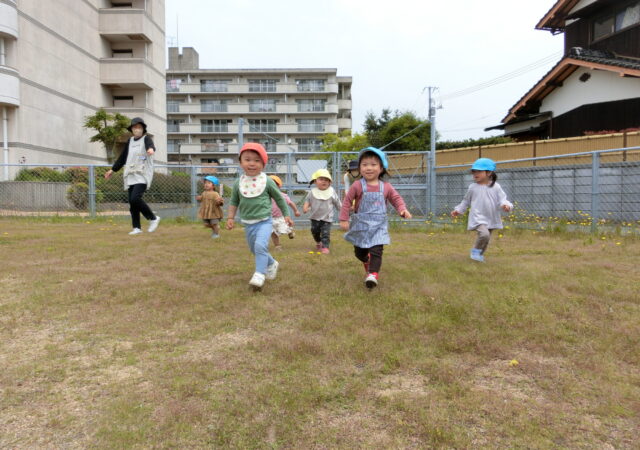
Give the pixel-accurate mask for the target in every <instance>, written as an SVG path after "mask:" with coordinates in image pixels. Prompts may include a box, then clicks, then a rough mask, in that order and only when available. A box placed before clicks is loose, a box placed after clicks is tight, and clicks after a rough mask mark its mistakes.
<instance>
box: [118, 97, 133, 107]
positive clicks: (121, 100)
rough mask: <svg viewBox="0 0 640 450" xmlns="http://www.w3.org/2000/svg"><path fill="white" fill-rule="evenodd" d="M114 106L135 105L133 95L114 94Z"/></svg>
mask: <svg viewBox="0 0 640 450" xmlns="http://www.w3.org/2000/svg"><path fill="white" fill-rule="evenodd" d="M113 106H114V107H116V108H127V107H128V108H130V107H132V106H133V95H114V96H113Z"/></svg>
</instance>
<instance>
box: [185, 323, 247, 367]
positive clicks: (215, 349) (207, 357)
mask: <svg viewBox="0 0 640 450" xmlns="http://www.w3.org/2000/svg"><path fill="white" fill-rule="evenodd" d="M256 338H257V335H256V333H255V332H254V331H253V330H249V329H244V330H237V331H232V332H228V333H221V334H217V335H215V336H212V337H211V338H210V339H204V340H199V341H193V342H189V343H188V344H187V345H186V346H185V352H184V354H183V355H182V356H181V359H183V360H186V361H212V360H215V359H217V358H219V355H220V352H222V351H224V350H229V349H232V348H238V347H243V346H245V345H247V344H249V343H250V342H253V341H254V340H255V339H256Z"/></svg>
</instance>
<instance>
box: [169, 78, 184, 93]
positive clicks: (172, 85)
mask: <svg viewBox="0 0 640 450" xmlns="http://www.w3.org/2000/svg"><path fill="white" fill-rule="evenodd" d="M182 82H183V80H181V79H180V78H174V79H171V80H167V92H179V91H180V84H182Z"/></svg>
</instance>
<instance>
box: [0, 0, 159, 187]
mask: <svg viewBox="0 0 640 450" xmlns="http://www.w3.org/2000/svg"><path fill="white" fill-rule="evenodd" d="M164 14H165V5H164V0H129V1H125V0H46V1H42V0H18V1H17V2H16V1H15V0H0V114H2V118H3V126H2V127H1V128H0V135H1V136H2V142H3V157H2V159H1V160H0V161H2V162H8V163H10V164H16V163H27V164H43V163H52V164H62V163H71V164H90V163H105V162H106V161H107V160H106V154H105V151H104V149H103V147H102V146H101V145H100V144H97V143H94V144H91V143H89V138H90V136H92V135H93V134H95V132H92V131H91V130H85V129H84V128H83V123H84V120H85V117H86V116H88V115H91V114H93V113H95V111H96V110H98V109H99V108H101V107H102V108H105V109H107V110H108V111H110V112H116V111H117V112H120V113H122V114H125V115H127V116H129V117H135V116H140V117H143V118H144V120H145V122H146V123H147V124H148V125H149V131H150V133H151V134H152V135H153V137H154V139H155V141H156V142H157V143H158V154H157V160H159V161H161V162H163V161H166V148H165V146H164V143H165V142H166V112H165V105H166V97H165V52H164V42H165V33H164ZM5 175H6V174H5Z"/></svg>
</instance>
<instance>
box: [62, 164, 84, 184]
mask: <svg viewBox="0 0 640 450" xmlns="http://www.w3.org/2000/svg"><path fill="white" fill-rule="evenodd" d="M64 174H65V175H66V176H67V177H68V179H69V181H71V182H72V183H88V182H89V169H88V168H87V167H69V168H68V169H67V170H65V171H64Z"/></svg>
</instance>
